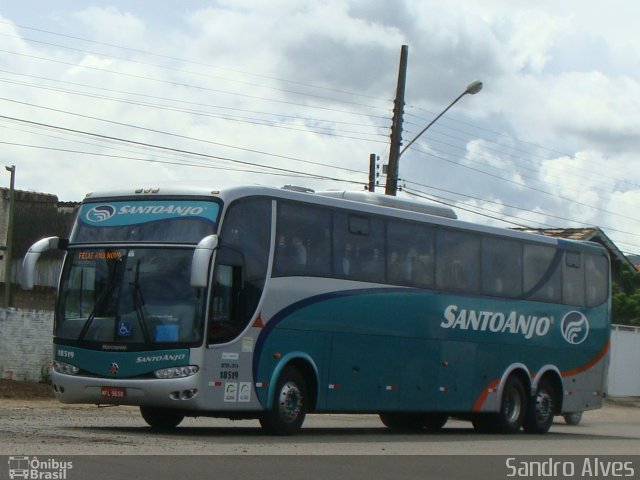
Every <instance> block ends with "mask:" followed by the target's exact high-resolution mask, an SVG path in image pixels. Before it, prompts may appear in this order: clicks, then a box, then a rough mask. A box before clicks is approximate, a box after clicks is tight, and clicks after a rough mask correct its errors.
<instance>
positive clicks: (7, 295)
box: [4, 165, 16, 308]
mask: <svg viewBox="0 0 640 480" xmlns="http://www.w3.org/2000/svg"><path fill="white" fill-rule="evenodd" d="M4 168H6V169H7V171H8V172H11V183H10V184H9V222H8V224H7V251H6V257H5V260H4V305H5V307H7V308H9V307H10V306H11V260H12V256H13V217H14V215H13V214H14V212H15V198H14V195H15V192H14V190H15V178H16V166H15V165H11V166H10V167H4Z"/></svg>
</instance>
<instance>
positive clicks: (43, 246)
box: [20, 237, 64, 290]
mask: <svg viewBox="0 0 640 480" xmlns="http://www.w3.org/2000/svg"><path fill="white" fill-rule="evenodd" d="M63 245H64V242H61V241H60V239H59V238H58V237H47V238H43V239H42V240H38V241H37V242H36V243H34V244H33V245H31V247H30V248H29V250H28V251H27V254H26V255H25V256H24V260H23V261H22V278H21V281H20V284H21V286H22V289H23V290H32V289H33V285H34V283H35V277H36V264H37V263H38V260H39V259H40V255H42V254H43V253H44V252H48V251H49V250H56V249H58V248H62V246H63Z"/></svg>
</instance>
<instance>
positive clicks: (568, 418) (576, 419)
mask: <svg viewBox="0 0 640 480" xmlns="http://www.w3.org/2000/svg"><path fill="white" fill-rule="evenodd" d="M563 417H564V422H565V423H566V424H567V425H578V424H579V423H580V420H582V412H573V413H566V414H564V415H563Z"/></svg>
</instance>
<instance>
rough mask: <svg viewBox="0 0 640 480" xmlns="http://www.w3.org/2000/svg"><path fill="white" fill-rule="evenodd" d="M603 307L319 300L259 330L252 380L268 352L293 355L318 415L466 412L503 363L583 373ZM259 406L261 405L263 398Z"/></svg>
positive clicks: (429, 297)
mask: <svg viewBox="0 0 640 480" xmlns="http://www.w3.org/2000/svg"><path fill="white" fill-rule="evenodd" d="M607 308H608V306H607V304H606V303H605V304H603V305H601V306H598V307H593V308H584V307H580V308H577V307H572V306H566V305H557V304H548V303H540V302H532V301H523V300H518V301H514V300H497V299H487V298H482V297H470V296H456V295H451V294H440V293H437V292H430V291H424V290H414V289H380V290H372V289H368V290H360V291H349V292H340V293H336V294H328V295H320V296H317V297H312V298H310V299H307V300H305V301H302V302H299V303H298V304H294V305H292V306H290V307H289V308H287V309H285V310H283V311H282V312H280V313H278V314H276V315H275V316H274V318H273V319H271V321H270V322H269V323H267V325H266V328H265V329H264V331H263V332H262V335H261V338H260V339H259V341H258V347H257V349H256V358H255V359H254V366H255V368H256V370H255V371H256V379H268V378H270V377H272V372H273V369H274V368H275V367H276V365H278V363H277V361H276V360H274V359H273V358H272V356H271V354H272V353H273V352H274V351H277V352H281V353H282V354H283V355H284V354H286V353H287V352H288V351H290V350H296V351H302V352H306V353H307V354H308V355H309V357H310V358H312V359H313V360H314V361H315V362H316V364H317V368H318V371H319V374H318V383H319V385H320V388H319V389H318V390H319V392H318V405H317V406H318V410H329V411H331V410H335V411H385V410H394V409H399V410H404V411H411V410H436V409H437V410H444V411H470V410H471V409H472V407H473V405H474V402H475V401H476V399H477V397H478V396H479V395H480V394H481V392H482V391H483V390H484V389H485V388H486V387H487V385H488V384H489V383H491V382H492V381H495V380H499V379H500V378H501V376H502V375H503V373H504V372H505V370H506V369H507V368H508V367H509V366H510V365H511V364H514V363H522V364H524V365H525V366H526V368H527V369H528V371H529V374H530V375H531V376H534V375H535V374H536V373H537V371H538V370H539V369H541V368H543V367H544V366H545V365H556V366H557V367H558V368H559V369H560V370H561V371H563V372H566V371H573V370H577V369H581V368H583V367H584V366H585V365H587V364H588V363H589V362H590V361H592V360H593V359H594V358H596V357H597V356H598V354H599V353H600V352H602V350H603V349H604V348H606V345H607V340H608V328H609V326H608V314H607ZM572 312H574V313H573V315H574V316H575V317H576V318H577V319H579V320H581V319H583V318H584V319H586V321H587V322H588V324H587V325H588V332H587V333H586V335H585V334H584V333H582V334H581V335H582V336H584V337H585V338H581V337H578V338H577V340H580V343H575V344H574V343H570V340H569V339H567V338H565V336H564V335H563V333H562V324H563V319H564V318H565V317H567V316H568V315H569V314H571V313H572ZM565 323H566V322H565ZM578 323H580V322H578ZM576 328H581V327H580V325H578V326H576ZM582 328H584V326H583V327H582ZM573 341H576V338H575V337H574V339H573ZM329 385H332V386H333V387H328V386H329ZM442 389H446V391H442ZM259 395H260V394H259ZM260 401H261V403H262V404H263V405H268V403H267V398H265V395H264V394H262V397H261V398H260Z"/></svg>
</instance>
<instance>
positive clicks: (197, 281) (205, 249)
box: [191, 235, 218, 288]
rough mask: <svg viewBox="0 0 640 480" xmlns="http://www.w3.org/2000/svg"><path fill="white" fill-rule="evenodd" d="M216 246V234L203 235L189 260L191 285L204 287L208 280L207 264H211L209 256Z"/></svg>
mask: <svg viewBox="0 0 640 480" xmlns="http://www.w3.org/2000/svg"><path fill="white" fill-rule="evenodd" d="M216 248H218V236H217V235H209V236H207V237H204V238H203V239H202V240H200V242H198V245H196V249H195V250H194V252H193V259H192V260H191V286H192V287H202V288H204V287H206V286H207V281H208V280H209V265H210V264H211V256H212V255H213V252H214V251H215V249H216Z"/></svg>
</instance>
